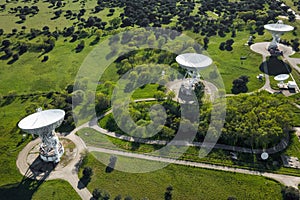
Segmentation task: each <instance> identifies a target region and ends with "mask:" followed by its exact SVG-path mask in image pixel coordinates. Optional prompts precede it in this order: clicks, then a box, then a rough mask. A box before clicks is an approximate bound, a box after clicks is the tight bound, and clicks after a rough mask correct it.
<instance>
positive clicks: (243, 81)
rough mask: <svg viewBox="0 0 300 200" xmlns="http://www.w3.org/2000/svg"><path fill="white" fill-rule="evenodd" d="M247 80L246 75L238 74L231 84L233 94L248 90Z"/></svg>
mask: <svg viewBox="0 0 300 200" xmlns="http://www.w3.org/2000/svg"><path fill="white" fill-rule="evenodd" d="M248 82H249V78H248V76H240V77H239V78H238V79H235V80H234V81H233V82H232V84H233V86H232V89H231V92H232V93H233V94H239V93H245V92H247V91H248V87H247V83H248Z"/></svg>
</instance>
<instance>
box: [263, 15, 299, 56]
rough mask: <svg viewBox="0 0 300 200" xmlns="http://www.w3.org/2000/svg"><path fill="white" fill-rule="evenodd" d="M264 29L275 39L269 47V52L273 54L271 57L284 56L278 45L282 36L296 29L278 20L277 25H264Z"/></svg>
mask: <svg viewBox="0 0 300 200" xmlns="http://www.w3.org/2000/svg"><path fill="white" fill-rule="evenodd" d="M264 28H265V29H266V30H268V31H269V32H270V33H271V34H272V37H273V40H272V42H270V44H269V46H268V51H269V52H270V53H271V55H275V56H276V55H282V52H281V51H279V49H278V43H279V41H280V36H281V35H283V34H284V33H286V32H290V31H292V30H294V27H292V26H290V25H287V24H284V23H283V22H282V20H278V22H277V23H275V24H266V25H264Z"/></svg>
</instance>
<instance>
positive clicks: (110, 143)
mask: <svg viewBox="0 0 300 200" xmlns="http://www.w3.org/2000/svg"><path fill="white" fill-rule="evenodd" d="M77 134H78V136H80V137H81V138H82V139H83V140H84V142H85V143H86V144H87V145H88V146H94V147H100V148H108V149H113V150H122V151H130V152H135V153H146V154H153V155H156V154H155V153H154V151H155V150H158V149H160V148H162V146H161V145H148V144H137V143H134V142H127V141H123V140H120V139H117V138H112V137H109V136H106V135H104V134H102V133H99V132H97V131H95V130H93V129H90V128H84V129H81V130H80V131H78V132H77ZM298 150H300V142H299V140H298V139H297V137H296V136H295V135H294V134H292V139H291V142H290V145H289V146H288V148H287V149H286V150H285V151H284V153H285V154H287V155H289V156H295V157H299V152H298ZM237 155H238V158H239V160H233V159H232V158H231V154H230V151H226V150H221V149H213V150H212V151H211V152H210V153H209V154H208V155H207V156H206V157H204V158H199V148H197V147H190V148H188V149H187V151H186V152H185V153H184V154H183V155H182V156H181V157H180V159H182V160H188V161H194V162H204V163H211V164H217V165H225V166H230V167H238V168H245V169H254V170H266V171H270V170H274V172H276V173H281V174H292V175H300V172H299V170H297V169H292V168H285V167H283V166H282V165H281V164H280V165H278V166H273V164H272V162H273V161H277V162H278V163H281V158H280V153H278V154H274V155H270V159H269V161H268V162H264V161H261V160H260V159H258V158H259V155H251V154H247V153H237ZM173 156H177V154H172V153H171V152H170V153H169V157H170V158H172V157H173ZM270 172H271V171H270Z"/></svg>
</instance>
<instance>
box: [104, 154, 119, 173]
mask: <svg viewBox="0 0 300 200" xmlns="http://www.w3.org/2000/svg"><path fill="white" fill-rule="evenodd" d="M116 162H117V157H116V156H114V155H112V156H111V157H110V158H109V164H108V165H107V167H106V168H105V172H106V173H111V172H112V171H114V169H115V166H116Z"/></svg>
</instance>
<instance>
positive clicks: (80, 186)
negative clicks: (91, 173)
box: [77, 177, 91, 190]
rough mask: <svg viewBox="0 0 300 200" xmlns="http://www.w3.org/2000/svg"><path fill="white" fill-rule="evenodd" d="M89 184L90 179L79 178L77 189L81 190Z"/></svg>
mask: <svg viewBox="0 0 300 200" xmlns="http://www.w3.org/2000/svg"><path fill="white" fill-rule="evenodd" d="M90 182H91V177H81V178H80V179H79V181H78V183H77V188H78V189H80V190H81V189H83V188H85V187H87V185H88V184H89V183H90Z"/></svg>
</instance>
